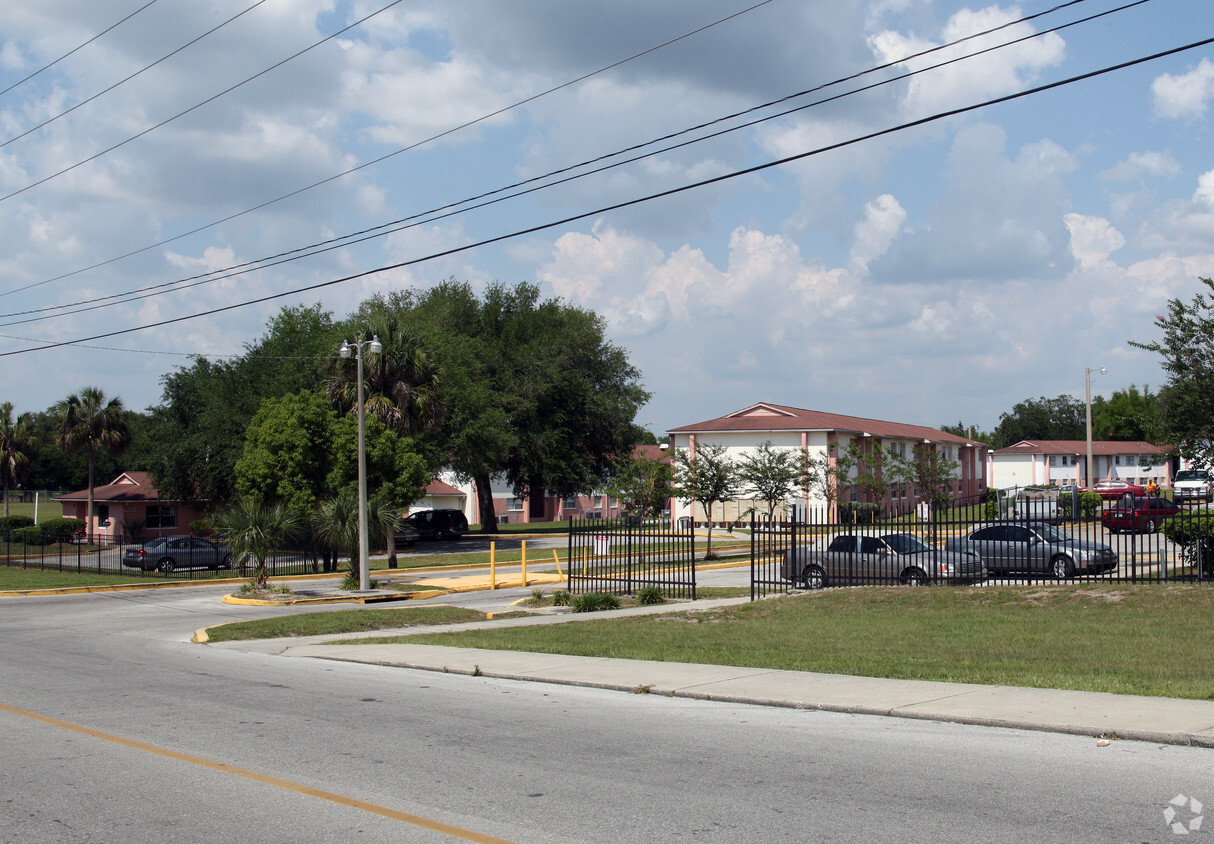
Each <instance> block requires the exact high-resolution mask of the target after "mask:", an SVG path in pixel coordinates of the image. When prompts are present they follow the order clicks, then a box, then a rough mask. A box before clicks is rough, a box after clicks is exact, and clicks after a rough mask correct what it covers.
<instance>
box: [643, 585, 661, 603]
mask: <svg viewBox="0 0 1214 844" xmlns="http://www.w3.org/2000/svg"><path fill="white" fill-rule="evenodd" d="M637 603H638V604H642V605H644V606H649V605H651V604H664V603H666V599H665V598H663V597H662V590H661V589H659V588H658V587H656V586H643V587H641V588H640V589H638V590H637Z"/></svg>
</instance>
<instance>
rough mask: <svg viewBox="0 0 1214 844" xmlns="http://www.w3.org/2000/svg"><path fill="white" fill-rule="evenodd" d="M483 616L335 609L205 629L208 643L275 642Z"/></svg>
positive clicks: (450, 610) (459, 611)
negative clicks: (287, 638) (284, 638)
mask: <svg viewBox="0 0 1214 844" xmlns="http://www.w3.org/2000/svg"><path fill="white" fill-rule="evenodd" d="M484 619H485V614H484V613H483V612H477V611H476V610H470V609H465V608H463V607H445V606H440V607H405V608H403V609H366V610H338V611H335V612H317V613H304V614H302V615H294V616H282V617H280V618H265V619H261V620H259V621H237V622H234V623H232V624H224V625H220V626H219V627H211V628H209V629H208V630H207V637H208V638H209V639H210V640H211V641H212V642H229V641H232V640H235V639H277V638H280V637H283V636H323V635H331V634H336V633H357V632H361V631H364V630H384V629H388V628H397V627H414V626H417V625H422V624H458V623H459V622H462V621H484Z"/></svg>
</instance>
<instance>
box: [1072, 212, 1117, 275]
mask: <svg viewBox="0 0 1214 844" xmlns="http://www.w3.org/2000/svg"><path fill="white" fill-rule="evenodd" d="M1063 221H1064V222H1065V223H1066V227H1067V229H1068V230H1069V231H1070V232H1071V254H1073V255H1074V256H1075V260H1077V261H1078V262H1079V264H1080V266H1082V267H1084V268H1088V267H1092V266H1097V265H1100V264H1103V263H1104V262H1106V261H1107V260H1108V257H1109V256H1110V255H1111V254H1113V253H1114V252H1116V251H1117V250H1118V249H1120V248H1121V247H1123V246H1125V238H1124V237H1122V236H1121V232H1119V231H1117V229H1115V228H1113V226H1112V225H1110V223H1109V221H1108V220H1105V219H1103V218H1101V217H1087V216H1084V215H1083V214H1067V215H1066V216H1065V217H1063Z"/></svg>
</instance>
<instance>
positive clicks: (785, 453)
mask: <svg viewBox="0 0 1214 844" xmlns="http://www.w3.org/2000/svg"><path fill="white" fill-rule="evenodd" d="M809 473H810V458H809V455H808V453H806V452H805V451H804V450H802V449H795V450H790V449H786V448H776V447H775V445H774V444H773V443H772V442H771V440H768V441H766V442H764V443H763V444H761V445H760V446H759V447H758V448H756V449H755V450H754V451H752V452H750V453H748V454H746V455H744V456H743V457H742V458H741V459H740V460H739V461H738V480H739V482H740V483H741V484H742V485H743V488H744V489H745V490H746V491H748V492H749V493H751V494H752V495H753V496H754V497H755V498H756V499H758V500H759V501H762V502H763V503H764V504H766V505H767V520H768V521H769V522H771V521H774V520H775V514H776V505H777V504H779V503H780V502H781V501H786V500H787V499H788V497H789V496H790V495H792V494H793V493H794V492H796V491H798V490H800V489H801V488H803V487H804V486H806V485H807V484H808V482H809Z"/></svg>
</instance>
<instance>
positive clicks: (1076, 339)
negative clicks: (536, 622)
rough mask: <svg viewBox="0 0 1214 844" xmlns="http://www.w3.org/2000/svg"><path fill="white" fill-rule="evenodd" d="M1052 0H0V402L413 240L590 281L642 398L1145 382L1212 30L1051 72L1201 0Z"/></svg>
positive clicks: (1173, 20) (679, 417) (1193, 16)
mask: <svg viewBox="0 0 1214 844" xmlns="http://www.w3.org/2000/svg"><path fill="white" fill-rule="evenodd" d="M1062 2H1063V0H1049V2H1037V1H1036V0H1033V2H1025V3H1020V4H1011V3H994V4H991V5H981V4H966V3H964V2H956V0H871V1H870V2H863V1H862V0H766V2H760V0H699V2H697V3H677V4H676V3H653V2H651V0H617V2H615V3H611V4H588V3H570V2H568V0H529V2H525V3H520V2H502V0H493V2H490V0H461V2H458V3H452V2H449V1H448V2H436V1H435V2H431V0H398V2H396V3H391V2H390V0H369V2H355V3H350V2H344V0H261V2H257V0H211V2H207V3H198V2H196V1H195V0H151V2H148V0H41V2H39V3H29V2H26V1H25V0H0V20H3V21H4V26H3V28H2V29H0V402H3V401H9V402H12V404H13V405H14V409H15V410H16V411H17V412H21V411H40V410H45V409H47V408H48V407H50V406H51V405H53V404H54V403H55V402H56V401H58V400H60V399H62V398H64V397H65V396H66V395H68V394H69V393H72V392H75V391H77V390H79V389H80V388H82V387H85V386H98V387H101V388H102V389H103V390H104V392H105V393H106V395H107V396H119V397H121V398H122V399H123V401H124V402H125V403H126V405H127V406H128V407H130V408H132V409H135V410H144V409H146V408H148V407H151V406H153V405H156V404H158V403H159V401H160V398H161V389H162V383H161V379H162V377H163V376H164V375H165V374H166V373H169V372H172V371H174V370H175V369H176V368H178V367H181V366H186V365H188V364H189V363H190V360H191V357H190V356H192V355H207V356H222V355H236V354H241V353H242V352H243V351H244V349H245V345H246V344H247V343H250V342H253V341H255V340H256V339H257V338H258V337H260V336H261V335H262V334H263V333H264V331H265V326H266V321H267V320H268V319H269V318H270V317H272V316H273V315H274V314H275V313H277V312H278V311H279V310H280V309H281V308H283V307H284V306H293V305H310V304H314V303H320V304H321V305H322V306H323V307H324V308H325V309H327V310H329V311H331V312H332V313H333V315H334V317H335V318H337V319H341V318H343V317H345V316H346V315H347V314H348V313H350V312H351V311H353V310H354V309H355V308H356V306H357V304H358V303H359V302H360V301H362V300H363V299H365V298H367V297H368V296H370V295H372V294H375V293H379V292H386V291H391V290H397V289H402V288H414V289H418V290H424V289H426V288H428V287H430V286H432V285H434V284H436V283H438V282H440V281H442V280H445V279H449V278H455V279H458V280H461V281H467V282H469V283H470V284H471V285H473V287H474V288H476V289H478V290H480V289H483V288H484V287H485V286H486V285H488V284H491V283H493V282H495V281H496V282H503V283H508V284H515V283H519V282H523V281H529V282H534V283H537V284H539V285H540V287H541V290H542V293H543V295H544V296H546V297H560V298H561V299H563V300H564V301H566V302H567V303H569V304H572V305H576V306H578V307H582V308H587V309H590V310H593V311H595V312H596V313H598V314H599V315H600V316H601V317H602V318H603V321H604V325H605V330H606V333H607V336H608V338H609V339H610V340H611V342H613V343H615V344H617V345H619V346H621V347H623V348H624V349H626V350H627V351H628V353H629V357H630V360H631V361H632V363H633V364H634V365H635V366H636V367H637V368H638V369H639V370H640V372H641V375H642V379H643V382H644V384H645V386H646V389H647V390H648V391H649V392H650V393H651V394H652V398H651V399H650V400H649V402H648V403H647V404H646V405H645V406H644V407H643V408H642V409H641V411H640V413H639V415H638V417H637V422H638V423H639V424H640V425H642V426H643V427H645V428H647V429H649V430H651V431H653V432H655V433H658V434H661V433H662V432H664V431H666V430H668V429H670V428H673V427H677V426H681V425H688V424H693V423H695V422H700V421H704V420H707V419H712V418H716V417H718V416H722V415H725V414H727V413H730V412H733V411H736V410H739V409H742V408H745V407H747V406H749V405H752V404H754V403H757V402H773V403H776V404H783V405H792V406H796V407H802V408H808V409H812V410H820V411H827V412H832V413H842V414H848V415H854V416H863V417H872V418H878V419H885V420H891V421H898V422H907V423H913V424H921V425H929V426H939V425H943V424H955V423H957V422H961V423H963V424H965V425H967V426H968V425H973V426H976V427H978V428H979V429H984V430H989V429H991V428H993V427H994V426H995V425H996V424H997V423H998V421H999V415H1000V414H1001V413H1004V412H1007V411H1009V410H1010V409H1011V408H1012V406H1013V405H1014V404H1015V403H1016V402H1018V401H1021V400H1024V399H1026V398H1036V397H1038V396H1047V397H1054V396H1057V395H1061V394H1066V395H1070V396H1074V397H1076V398H1078V399H1081V400H1082V399H1083V397H1084V388H1085V376H1086V375H1087V370H1094V371H1093V372H1092V374H1091V389H1092V394H1093V396H1095V395H1105V396H1108V395H1110V394H1111V393H1112V392H1113V391H1114V390H1119V389H1126V388H1128V387H1129V386H1130V385H1138V386H1139V387H1142V386H1149V387H1150V388H1152V389H1158V387H1159V386H1161V385H1162V384H1163V383H1164V376H1163V373H1162V370H1161V368H1160V366H1159V362H1160V359H1159V358H1158V356H1156V355H1153V354H1151V353H1150V352H1146V351H1142V350H1139V349H1136V348H1134V347H1132V346H1130V345H1129V343H1128V341H1130V340H1141V341H1147V342H1149V341H1151V340H1153V339H1155V338H1156V337H1157V336H1158V332H1157V329H1156V328H1155V326H1154V319H1155V315H1156V314H1161V313H1163V312H1164V309H1165V307H1166V303H1167V302H1168V300H1169V299H1172V298H1179V299H1182V300H1184V301H1188V300H1190V299H1192V298H1193V297H1194V296H1195V295H1196V294H1197V293H1199V292H1201V291H1202V290H1203V289H1204V287H1203V285H1201V283H1200V281H1199V279H1200V278H1202V277H1214V137H1212V132H1211V129H1212V123H1211V110H1212V107H1214V102H1212V101H1214V45H1210V44H1207V45H1204V46H1199V47H1196V48H1193V49H1187V50H1182V51H1180V52H1175V53H1172V54H1170V55H1166V56H1163V57H1161V58H1157V59H1152V60H1150V61H1146V62H1141V63H1137V64H1133V65H1131V66H1128V67H1125V68H1122V69H1118V70H1113V71H1110V72H1107V73H1103V74H1099V75H1095V76H1090V77H1088V78H1085V79H1080V80H1078V81H1071V82H1067V80H1072V79H1074V78H1076V77H1083V76H1084V75H1086V74H1092V73H1094V72H1096V71H1101V70H1104V69H1106V68H1111V67H1113V66H1116V65H1120V64H1123V63H1128V62H1134V61H1136V60H1139V59H1143V58H1146V57H1148V56H1152V55H1154V54H1156V53H1164V52H1168V51H1172V50H1176V49H1177V48H1181V47H1185V46H1186V45H1191V44H1194V43H1195V42H1199V41H1202V40H1205V39H1209V38H1214V4H1211V3H1210V2H1209V0H1145V2H1140V3H1138V4H1137V5H1134V6H1132V7H1131V8H1126V9H1122V10H1119V11H1118V10H1117V9H1118V8H1119V7H1120V6H1123V5H1127V3H1128V2H1132V0H1121V2H1114V0H1078V1H1077V2H1074V3H1070V4H1068V5H1066V7H1065V8H1061V9H1058V10H1057V11H1053V12H1050V11H1049V10H1050V9H1052V8H1054V7H1055V6H1059V5H1062ZM385 7H387V8H385ZM1105 12H1107V13H1108V14H1105V15H1103V16H1100V17H1098V18H1096V19H1094V20H1089V21H1086V22H1085V21H1083V20H1082V19H1084V18H1088V17H1091V16H1095V15H1100V14H1101V13H1105ZM1042 13H1046V14H1042ZM1029 18H1031V19H1029ZM1067 24H1073V25H1070V26H1066V25H1067ZM1058 27H1062V28H1061V29H1059V28H1058ZM991 30H995V31H993V32H991ZM968 36H977V37H973V38H969V37H968ZM1009 42H1015V43H1009ZM980 51H982V52H980ZM979 52H980V54H979V55H970V54H972V53H979ZM1055 83H1065V84H1055ZM1038 88H1043V89H1044V90H1035V89H1038ZM805 92H811V93H805ZM1020 94H1023V96H1013V95H1020ZM798 95H799V96H798ZM992 101H995V102H992ZM697 127H700V128H697ZM663 138H664V139H665V140H659V139H663ZM554 174H556V175H554ZM477 197H480V198H479V199H476V198H477ZM390 223H391V224H394V225H388V224H390ZM357 232H366V233H367V236H363V237H362V238H361V239H355V238H348V236H350V235H352V234H354V233H357ZM369 235H376V236H373V237H372V236H369ZM340 238H348V239H340ZM356 240H357V242H356ZM318 244H328V245H330V246H332V247H335V248H324V249H321V250H317V249H315V248H313V249H311V250H307V249H305V248H306V247H315V246H316V245H318ZM296 250H303V251H296ZM272 256H283V257H291V258H293V259H294V260H289V261H284V260H283V259H282V258H281V257H280V258H277V259H275V260H274V261H266V260H265V259H268V258H271V257H272ZM255 262H261V263H255ZM233 267H240V268H241V271H240V272H238V273H233V272H230V271H229V272H222V271H225V270H229V268H233ZM208 273H211V274H212V275H207V274H208ZM306 288H311V289H306ZM137 291H142V292H140V293H138V295H137V296H136V295H134V294H136V292H137ZM148 293H155V294H156V295H147V294H148ZM220 309H222V310H220ZM334 352H335V353H336V349H335V350H334ZM1100 367H1105V369H1106V374H1104V375H1101V374H1100V373H1099V368H1100Z"/></svg>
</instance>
